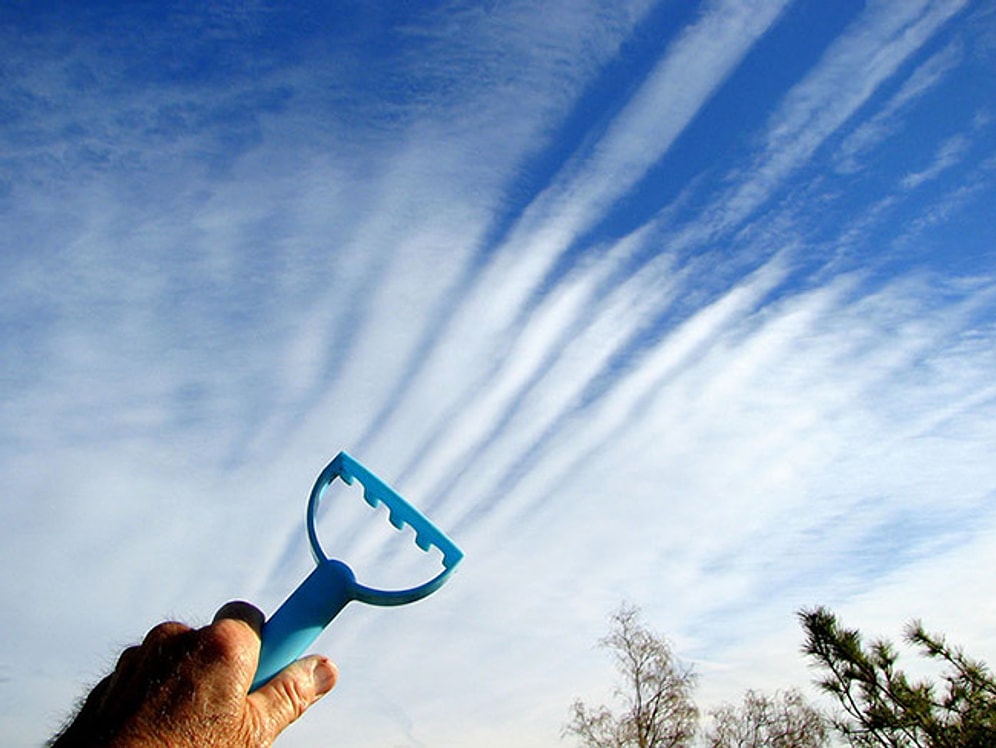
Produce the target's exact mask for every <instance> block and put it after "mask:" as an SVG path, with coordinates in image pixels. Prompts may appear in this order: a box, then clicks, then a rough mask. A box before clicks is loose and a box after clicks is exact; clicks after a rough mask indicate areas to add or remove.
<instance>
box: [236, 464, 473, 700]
mask: <svg viewBox="0 0 996 748" xmlns="http://www.w3.org/2000/svg"><path fill="white" fill-rule="evenodd" d="M336 478H342V480H343V481H345V482H346V483H347V484H352V482H353V481H354V480H358V481H360V483H361V484H362V485H363V489H364V491H363V497H364V499H366V502H367V503H368V504H370V505H371V506H373V507H376V506H377V505H378V504H380V503H383V504H384V505H385V506H387V509H388V518H389V519H390V522H391V524H392V525H394V526H395V527H396V528H398V529H401V528H402V527H404V526H405V525H406V524H407V525H410V526H411V527H412V529H414V531H415V544H416V545H418V547H419V548H421V549H422V550H423V551H428V550H429V548H431V547H432V546H436V547H437V548H438V549H439V550H440V551H442V554H443V570H442V572H440V573H439V574H437V575H436V576H435V577H433V578H432V579H430V580H429V581H428V582H426V583H424V584H420V585H418V586H416V587H411V588H410V589H406V590H377V589H373V588H372V587H365V586H363V585H362V584H359V583H357V581H356V577H355V575H354V574H353V570H352V569H350V568H349V567H348V566H347V565H346V564H344V563H342V562H341V561H336V560H335V559H330V558H329V557H328V556H326V555H325V551H323V550H322V546H321V543H319V541H318V533H317V532H316V531H315V511H316V510H317V508H318V502H319V501H321V498H322V495H323V494H324V493H325V489H327V488H328V486H329V484H330V483H331V482H332V481H334V480H335V479H336ZM308 539H309V541H310V542H311V552H312V553H313V554H314V556H315V562H316V564H317V565H316V566H315V569H314V570H313V571H312V572H311V574H310V575H308V577H307V579H305V580H304V581H303V582H301V584H299V585H298V587H297V589H295V590H294V591H293V592H292V593H291V594H290V596H289V597H288V598H287V599H286V600H284V602H283V603H282V604H281V606H280V607H279V608H278V609H277V611H276V612H275V613H274V614H273V615H272V616H271V617H270V619H269V620H268V621H267V622H266V623H265V624H264V626H263V634H262V644H261V647H260V655H259V664H258V665H257V668H256V676H255V678H254V679H253V683H252V686H251V688H250V691H255V690H256V689H257V688H259V687H260V686H262V685H263V684H265V683H266V682H267V681H269V680H270V678H272V677H273V676H274V675H276V674H277V673H278V672H280V671H281V670H282V669H283V668H285V667H286V666H287V665H289V664H290V663H292V662H293V661H294V660H296V659H297V658H298V657H300V656H301V654H302V653H303V652H304V651H305V649H307V648H308V646H309V645H310V644H311V643H312V642H313V641H314V640H315V639H316V638H318V635H319V634H321V632H322V629H324V628H325V627H326V626H328V625H329V623H331V622H332V619H333V618H335V617H336V616H337V615H338V614H339V611H340V610H342V609H343V608H344V607H345V606H346V604H347V603H349V602H350V601H352V600H359V601H361V602H364V603H369V604H371V605H404V604H405V603H411V602H414V601H416V600H419V599H421V598H423V597H425V596H426V595H429V594H431V593H433V592H435V591H436V590H438V589H439V588H440V587H441V586H442V585H443V583H444V582H445V581H446V579H447V577H449V575H450V574H452V573H453V569H454V568H456V565H457V564H458V563H460V559H461V558H463V552H462V551H461V550H460V549H459V548H457V547H456V545H455V544H454V543H453V541H452V540H450V539H449V538H448V537H446V536H445V535H444V534H443V533H442V531H440V530H439V528H437V527H436V526H435V525H433V524H432V523H431V522H430V521H429V520H428V519H426V518H425V517H424V516H423V515H422V514H421V513H420V512H419V511H418V510H417V509H416V508H415V507H413V506H412V505H411V504H409V503H408V502H407V501H405V500H404V499H403V498H401V497H400V496H399V495H398V494H397V493H396V492H395V491H394V490H392V489H391V488H389V487H388V486H387V485H385V484H384V483H383V482H382V481H381V480H380V479H378V478H377V476H375V475H374V474H373V473H371V472H370V471H369V470H367V469H366V468H365V467H363V466H362V465H360V463H358V462H357V461H356V460H354V459H353V458H352V457H350V456H349V455H347V454H346V453H345V452H340V453H339V454H338V455H336V457H335V459H333V460H332V462H330V463H329V464H328V465H327V466H326V467H325V469H324V470H322V472H321V473H320V474H319V476H318V479H317V480H316V481H315V486H314V488H312V489H311V498H310V499H309V500H308Z"/></svg>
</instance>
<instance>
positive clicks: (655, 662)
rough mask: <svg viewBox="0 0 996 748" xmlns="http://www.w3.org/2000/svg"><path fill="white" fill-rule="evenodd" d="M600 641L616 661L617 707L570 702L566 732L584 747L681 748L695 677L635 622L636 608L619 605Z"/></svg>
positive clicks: (693, 719)
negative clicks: (618, 707)
mask: <svg viewBox="0 0 996 748" xmlns="http://www.w3.org/2000/svg"><path fill="white" fill-rule="evenodd" d="M599 644H600V645H601V646H602V647H604V648H606V649H608V650H609V651H610V652H611V653H612V656H613V659H614V660H615V665H616V669H617V670H618V672H619V676H620V681H619V684H618V686H617V688H616V690H615V696H616V698H617V700H618V702H619V705H620V707H621V708H620V709H618V710H615V711H614V710H612V709H610V708H608V707H606V706H598V707H594V708H592V707H588V706H586V705H585V704H584V703H583V702H582V701H580V700H578V701H575V702H574V704H573V706H572V707H571V720H570V722H569V723H568V724H567V726H566V727H565V728H564V734H565V735H573V736H575V737H577V738H578V739H579V740H580V741H581V744H582V745H583V746H585V747H586V748H684V747H685V746H690V745H691V744H692V740H693V738H694V736H695V732H696V727H697V723H698V709H697V708H696V707H695V704H694V702H693V701H692V691H693V689H694V686H695V676H694V674H693V673H692V672H691V670H690V669H689V668H688V667H686V666H685V665H683V664H682V663H681V662H679V661H678V660H677V659H676V658H675V656H674V654H673V652H672V651H671V647H670V645H669V644H668V642H667V640H665V639H664V638H663V637H661V636H658V635H657V634H655V633H653V632H651V631H650V630H648V629H647V628H646V627H645V626H644V625H643V624H642V622H641V621H640V614H639V610H638V609H637V608H634V607H627V606H623V607H621V608H620V609H619V610H618V611H616V613H614V614H613V616H612V627H611V630H610V632H609V634H608V636H606V637H605V638H604V639H602V640H601V641H600V642H599Z"/></svg>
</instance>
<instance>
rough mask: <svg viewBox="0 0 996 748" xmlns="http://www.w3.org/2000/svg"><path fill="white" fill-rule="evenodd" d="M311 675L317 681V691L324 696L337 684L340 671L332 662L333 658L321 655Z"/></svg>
mask: <svg viewBox="0 0 996 748" xmlns="http://www.w3.org/2000/svg"><path fill="white" fill-rule="evenodd" d="M311 677H312V678H313V679H314V683H315V693H316V694H317V695H318V696H324V695H325V694H327V693H328V692H329V691H331V690H332V688H333V686H335V682H336V680H338V678H339V671H338V670H337V669H336V666H335V665H333V664H332V660H330V659H328V658H327V657H320V658H319V659H317V660H316V661H315V668H314V670H312V671H311Z"/></svg>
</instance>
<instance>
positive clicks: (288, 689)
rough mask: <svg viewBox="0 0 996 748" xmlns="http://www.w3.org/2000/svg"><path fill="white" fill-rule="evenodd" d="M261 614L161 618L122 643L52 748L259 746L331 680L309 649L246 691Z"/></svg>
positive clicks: (250, 610) (328, 668)
mask: <svg viewBox="0 0 996 748" xmlns="http://www.w3.org/2000/svg"><path fill="white" fill-rule="evenodd" d="M262 627H263V614H262V613H261V612H260V611H259V610H258V609H256V608H255V607H253V606H252V605H250V604H249V603H243V602H234V603H228V604H226V605H224V606H222V608H221V609H220V610H219V611H218V613H217V614H216V615H215V618H214V622H213V623H212V624H211V625H210V626H205V627H204V628H201V629H192V628H190V627H189V626H185V625H184V624H182V623H161V624H159V625H158V626H156V627H155V628H154V629H152V630H151V631H150V632H149V633H148V634H147V635H146V637H145V640H144V641H143V642H142V644H141V645H139V646H135V647H129V648H128V649H126V650H125V651H124V652H123V653H122V654H121V657H120V658H119V659H118V662H117V666H116V667H115V668H114V672H112V673H111V674H110V675H108V676H107V677H106V678H104V679H103V680H102V681H101V682H100V683H98V684H97V685H96V686H95V687H94V689H93V691H91V692H90V694H89V696H87V698H86V701H85V702H84V704H83V706H82V708H81V709H80V711H79V713H78V714H77V716H76V718H75V719H74V720H73V721H72V723H71V724H70V725H69V726H68V727H67V728H66V729H65V730H64V731H63V732H62V733H61V735H59V736H58V737H57V738H56V739H55V740H54V741H53V742H52V743H51V746H52V748H91V747H93V748H96V746H100V747H101V748H104V747H107V748H153V747H154V748H164V747H166V746H168V747H169V748H195V747H196V748H202V747H203V746H226V747H227V746H237V747H238V748H243V747H244V748H264V747H265V746H269V745H271V744H272V743H273V741H274V740H275V739H276V737H277V736H278V735H279V734H280V733H281V732H282V731H283V730H284V728H286V727H287V726H288V725H289V724H290V723H291V722H293V721H294V720H296V719H297V718H298V717H300V716H301V715H302V714H304V712H305V710H306V709H307V708H308V707H309V706H311V705H312V704H313V703H314V702H315V701H317V700H318V699H319V698H320V697H321V696H323V695H325V694H326V693H328V692H329V691H331V690H332V687H333V686H334V685H335V682H336V679H337V677H338V672H337V670H336V667H335V665H333V664H332V662H331V661H330V660H328V659H327V658H325V657H322V656H319V655H314V656H311V657H305V658H303V659H300V660H298V661H297V662H294V663H292V664H291V665H288V666H287V667H286V668H284V669H283V670H282V671H281V672H280V673H278V674H277V675H276V676H274V677H273V679H272V680H270V681H269V682H268V683H267V684H266V685H264V686H263V687H261V688H259V689H258V690H256V691H254V692H253V693H251V694H250V693H249V687H250V685H251V683H252V680H253V676H254V675H255V673H256V665H257V662H258V660H259V648H260V632H261V631H262Z"/></svg>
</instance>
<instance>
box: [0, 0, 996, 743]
mask: <svg viewBox="0 0 996 748" xmlns="http://www.w3.org/2000/svg"><path fill="white" fill-rule="evenodd" d="M202 5H203V4H200V3H164V2H155V3H97V2H88V3H55V2H31V3H28V2H15V3H6V4H5V5H4V6H3V7H2V8H0V50H2V51H0V224H2V226H3V228H4V230H3V232H2V234H0V330H2V333H0V334H2V357H0V362H2V364H0V374H2V378H3V379H2V382H3V387H2V395H0V474H2V475H3V477H4V490H3V500H2V502H0V562H2V564H3V567H4V568H5V569H6V572H5V573H4V574H3V575H0V599H2V600H3V603H4V610H5V611H6V613H5V616H4V623H3V629H2V632H3V635H2V636H0V733H2V734H3V735H4V736H5V741H6V742H7V743H8V744H10V745H25V746H26V745H34V744H37V743H38V742H39V741H40V740H42V739H43V738H44V737H45V736H46V735H48V734H50V733H51V731H52V730H53V729H54V728H55V727H56V726H57V725H58V723H59V721H60V719H61V718H62V717H63V716H64V715H65V712H66V710H67V709H68V707H69V706H70V705H71V703H72V702H73V700H74V698H75V697H76V696H77V695H78V694H79V693H80V691H81V689H82V688H83V686H84V684H86V683H88V682H93V681H95V680H96V679H97V678H98V677H99V676H100V674H101V673H103V672H104V671H106V669H107V668H109V667H110V666H111V665H112V663H113V661H114V658H115V655H116V653H117V652H118V651H119V650H120V649H121V648H122V647H124V646H126V645H128V644H130V643H132V642H133V641H135V640H136V639H138V638H140V637H141V636H142V635H143V633H144V632H145V631H146V630H147V629H148V628H150V627H151V626H152V625H154V624H155V623H157V622H158V621H160V620H162V619H163V618H168V617H176V618H181V619H184V620H188V621H190V622H192V623H203V622H205V621H206V620H208V619H209V618H210V616H211V614H212V613H213V611H214V609H215V608H216V607H217V606H218V605H219V604H220V603H222V602H224V601H225V600H228V599H230V598H235V597H242V598H247V599H251V600H253V601H255V602H256V603H257V604H259V605H260V606H261V607H263V608H264V609H265V610H267V611H272V610H273V609H275V607H276V606H277V605H278V604H279V603H280V601H281V600H282V599H283V597H284V596H285V595H286V594H287V593H288V592H289V591H290V590H291V589H292V588H293V587H294V586H295V585H296V584H297V583H298V581H299V580H300V579H301V578H303V576H304V575H305V574H306V573H307V572H308V570H309V569H310V564H311V561H310V558H309V556H308V549H307V544H306V537H305V533H304V526H303V520H304V509H305V503H306V499H307V494H308V491H309V490H310V487H311V483H312V481H313V479H314V477H315V476H316V475H317V473H318V472H319V471H320V470H321V468H322V467H323V466H324V464H325V463H326V461H327V460H329V459H330V458H331V457H332V456H333V455H334V454H335V453H336V452H337V451H338V450H340V449H346V450H348V451H350V452H351V453H352V454H354V455H355V456H356V457H357V458H359V459H360V460H361V461H362V462H363V463H365V464H366V465H367V466H369V467H370V468H371V469H372V470H374V471H375V472H376V473H377V474H379V475H380V476H381V477H382V478H384V479H385V480H387V481H388V482H390V483H392V484H393V485H395V486H396V487H397V488H398V489H399V490H400V491H401V493H402V494H403V495H405V496H406V497H408V498H409V499H410V500H411V501H412V502H413V503H415V504H417V505H418V506H420V507H422V508H423V509H425V510H426V511H427V513H429V514H430V515H431V516H432V517H433V519H434V520H435V521H436V522H437V524H439V525H440V526H442V527H444V528H446V529H449V530H451V531H452V534H453V535H454V537H455V539H456V540H457V542H458V543H459V544H460V545H461V546H462V547H463V548H464V550H465V551H466V553H467V558H466V560H465V562H464V564H463V566H462V567H461V569H460V572H459V574H457V575H456V576H455V577H454V579H453V580H452V581H451V583H450V584H449V585H448V586H447V587H445V588H444V589H443V590H442V591H440V592H439V593H438V594H437V595H435V596H434V597H432V598H431V599H429V600H426V601H424V602H422V603H419V604H417V605H414V606H411V607H409V608H406V609H401V610H379V609H367V608H363V607H361V606H358V605H357V606H351V607H349V608H347V610H346V611H344V613H343V614H342V615H341V616H340V618H339V619H337V621H336V623H335V625H334V626H333V627H332V628H330V629H329V631H327V632H326V634H325V635H324V636H323V637H322V638H321V639H320V640H319V641H318V642H317V644H316V647H317V648H318V649H320V650H321V651H324V652H327V653H329V654H330V655H332V656H333V657H334V658H335V659H336V660H337V662H338V663H339V665H340V668H341V672H342V676H341V682H340V685H339V686H338V687H337V690H336V692H335V695H334V696H333V697H330V698H329V699H327V700H325V701H324V702H323V703H322V704H320V705H319V706H318V707H316V708H315V709H314V710H313V711H312V712H311V713H309V714H308V715H307V717H306V718H305V719H304V720H302V721H301V722H300V723H299V724H297V725H295V726H294V727H293V728H292V729H291V730H290V731H288V733H287V734H286V736H285V737H284V738H283V740H282V744H283V745H288V746H292V745H302V746H304V745H316V744H323V742H324V741H331V740H333V739H334V740H335V742H336V744H337V745H350V746H383V745H398V746H401V745H404V746H415V747H417V746H427V745H432V746H466V745H476V746H504V745H516V746H522V747H524V748H529V747H530V746H537V747H538V746H550V745H557V744H560V739H559V731H560V728H561V726H562V724H563V722H564V720H565V718H566V716H567V709H568V706H569V704H570V702H571V701H572V700H573V699H574V698H575V697H582V698H585V699H588V700H592V701H595V700H598V699H605V698H607V697H608V695H609V694H610V692H611V681H610V676H611V671H610V666H609V663H608V661H607V660H606V658H605V656H604V654H603V653H600V652H599V651H598V650H597V649H595V648H594V643H595V641H596V640H597V639H598V637H599V636H600V635H602V633H603V632H604V629H605V625H606V617H607V615H608V613H609V612H610V611H611V610H612V609H613V608H614V607H616V606H617V605H618V604H619V603H620V602H622V601H623V600H628V601H630V602H633V603H636V604H638V605H640V606H641V607H642V608H643V610H644V613H645V616H646V619H647V621H648V623H650V624H651V625H652V626H653V627H654V628H655V629H657V630H659V631H662V632H664V633H666V634H667V635H668V636H669V637H670V638H671V639H672V641H673V642H674V644H675V647H676V649H677V650H678V653H679V654H680V655H681V656H682V657H683V658H684V659H686V660H687V661H689V662H691V663H693V664H694V666H695V669H696V671H697V672H698V673H699V676H700V680H699V689H698V698H699V701H700V703H701V705H702V706H703V707H705V708H708V707H709V706H710V705H714V704H718V703H719V702H721V701H723V700H734V699H738V698H739V696H740V694H741V692H742V691H743V690H744V689H746V688H751V687H752V688H759V689H775V688H785V687H789V686H793V685H804V684H806V683H807V682H808V681H809V679H810V677H811V673H809V672H808V671H807V670H806V667H805V664H804V663H803V662H802V660H801V658H800V657H799V655H798V649H799V646H800V644H801V637H800V634H799V631H798V627H797V624H796V622H795V618H794V612H795V611H796V610H798V609H799V608H800V607H803V606H808V605H816V604H827V605H830V606H831V607H833V608H834V609H835V610H838V611H839V612H840V613H841V614H842V615H843V616H844V617H845V620H846V621H847V623H849V624H851V625H855V626H859V627H861V628H862V629H864V630H866V631H868V632H869V633H874V634H881V635H885V636H890V637H894V638H895V637H898V635H899V634H900V632H901V629H902V625H903V623H904V622H905V621H906V620H908V619H910V618H912V617H920V618H922V619H923V620H924V622H925V623H926V625H927V627H928V628H933V629H938V630H942V631H945V632H947V633H948V635H949V636H950V638H951V639H953V640H955V641H958V642H961V643H963V644H965V645H966V646H967V647H968V649H969V650H970V651H972V652H974V653H975V654H977V655H979V656H981V657H983V658H985V659H988V660H989V661H990V662H993V661H996V649H994V646H993V644H992V642H993V641H996V603H994V601H993V600H992V599H991V595H990V594H989V589H990V588H991V569H992V568H993V565H994V563H996V550H994V548H996V543H994V540H996V507H994V499H996V464H994V460H993V459H992V455H993V454H994V452H996V376H994V374H993V372H994V371H996V224H994V219H993V210H992V207H991V206H992V204H993V197H994V192H996V137H994V131H996V121H994V117H996V110H994V99H993V91H994V90H996V86H994V83H996V11H994V9H993V8H992V7H991V5H990V4H988V3H984V2H969V1H968V0H934V1H928V0H904V2H867V3H857V2H842V3H824V2H816V1H815V0H794V1H789V0H781V1H776V0H764V1H762V0H727V1H725V2H723V1H720V0H717V1H716V2H700V3H695V2H681V1H679V0H671V1H669V2H660V3H653V2H646V1H644V2H639V1H634V2H597V1H595V0H591V1H587V0H569V1H568V0H564V1H562V2H561V1H559V0H550V1H547V2H543V3H520V2H503V1H500V0H490V1H489V2H479V3H460V2H425V3H411V4H400V3H368V2H363V3H338V2H332V3H307V2H303V3H295V4H275V3H268V2H264V1H260V2H235V1H234V0H232V1H230V2H215V3H211V4H210V8H209V9H205V8H204V7H202ZM347 503H348V501H343V502H339V504H347ZM339 504H337V505H336V507H332V508H330V509H329V512H328V517H327V519H325V520H323V522H324V523H325V529H324V534H323V543H324V545H325V548H326V550H328V551H329V553H330V554H331V555H337V554H338V555H341V556H343V557H344V558H346V559H347V560H352V559H353V558H357V559H360V560H359V561H357V562H356V563H357V564H365V565H364V566H363V567H362V568H363V570H364V571H366V573H368V574H374V575H385V577H390V578H392V579H394V578H397V579H404V578H406V574H411V573H413V572H412V567H411V566H410V563H411V562H412V561H414V562H415V563H416V564H418V563H421V564H422V566H416V567H414V568H417V569H421V568H423V567H424V565H425V561H426V559H424V558H414V559H413V554H415V555H417V556H421V554H418V552H417V551H416V550H414V547H411V548H409V547H408V546H407V545H406V544H404V543H402V545H401V546H400V547H399V546H398V545H397V544H396V543H394V544H391V542H390V541H391V540H392V539H393V540H397V538H390V537H389V538H388V539H387V540H385V539H384V538H382V537H380V536H379V535H376V534H375V533H373V532H372V531H368V525H370V524H371V523H370V522H369V521H368V520H367V521H365V520H364V519H363V518H360V519H356V518H355V517H353V516H350V517H349V518H348V519H347V518H346V517H345V516H344V515H336V512H337V511H339V509H338V508H337V507H338V506H339ZM374 522H375V523H377V524H380V523H379V522H377V520H376V519H375V520H374ZM384 543H388V545H389V551H387V552H385V551H383V550H381V548H382V545H383V544H384ZM371 560H372V563H371ZM430 562H431V559H430ZM367 565H369V566H367ZM395 575H396V576H395Z"/></svg>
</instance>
